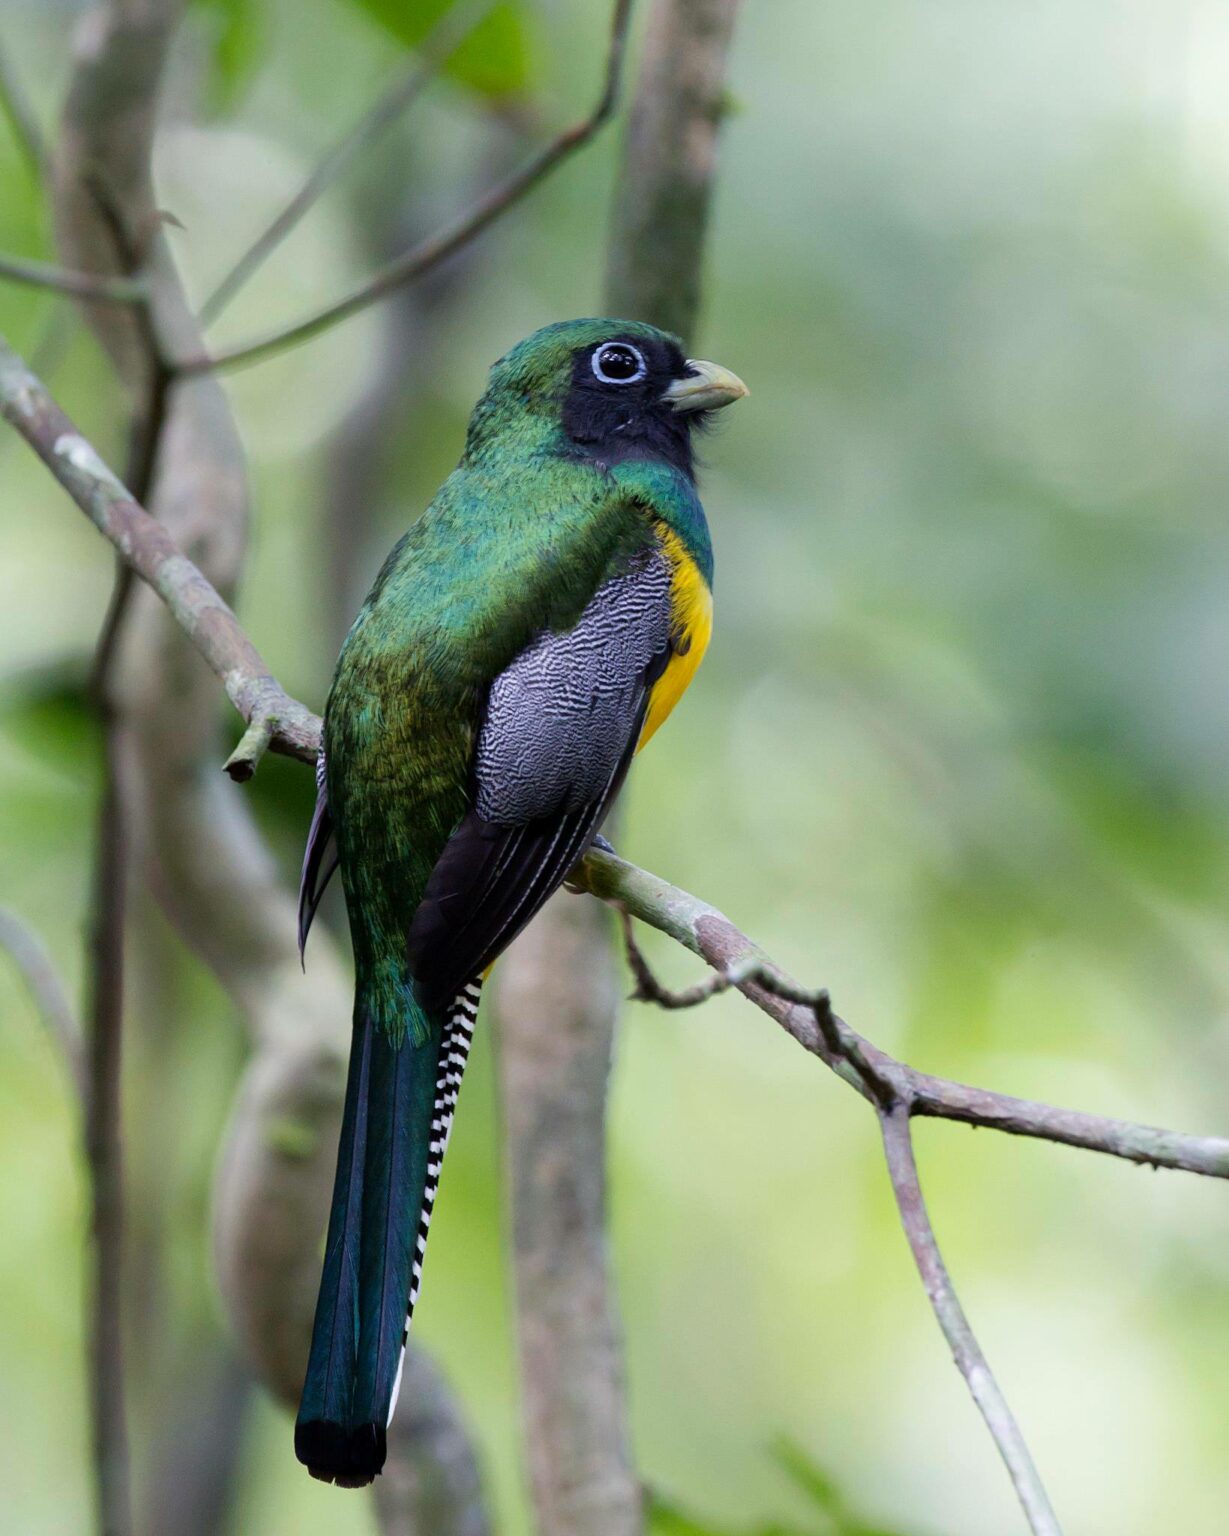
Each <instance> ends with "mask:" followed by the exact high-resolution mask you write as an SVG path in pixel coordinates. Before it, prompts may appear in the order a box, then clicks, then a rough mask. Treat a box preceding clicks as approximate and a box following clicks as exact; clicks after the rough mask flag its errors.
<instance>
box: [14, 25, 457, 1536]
mask: <svg viewBox="0 0 1229 1536" xmlns="http://www.w3.org/2000/svg"><path fill="white" fill-rule="evenodd" d="M182 8H183V7H182V0H106V3H104V4H103V5H101V6H99V7H97V8H96V9H94V10H93V11H92V12H91V13H90V14H89V15H88V16H87V17H86V18H85V20H84V21H83V24H82V29H81V31H80V32H79V34H78V39H77V48H76V55H75V59H74V73H73V80H72V85H71V88H70V91H69V97H68V102H67V106H66V109H65V114H64V122H63V131H62V133H61V136H60V140H59V143H58V145H57V155H56V176H55V188H56V215H57V227H58V229H59V231H60V238H61V241H62V248H63V249H64V250H65V251H66V252H67V254H68V255H69V257H70V258H71V262H72V264H73V265H76V266H85V267H90V268H93V267H94V266H95V265H96V264H97V265H99V266H101V267H103V268H104V269H105V268H109V267H114V266H115V265H116V264H117V252H116V251H115V250H114V249H112V246H113V245H114V241H113V240H111V241H108V240H107V239H106V238H105V234H106V223H107V220H106V218H105V217H104V216H103V215H105V213H106V207H105V206H100V202H99V198H98V195H97V193H98V181H97V178H98V177H99V176H100V175H101V176H104V177H105V194H106V195H105V197H104V199H103V203H104V204H110V205H113V207H114V209H115V211H116V212H117V213H118V215H119V218H120V220H121V221H122V226H123V227H124V228H126V229H131V230H141V231H144V230H148V231H149V232H150V249H149V253H148V254H149V282H150V293H151V315H152V321H151V325H152V326H156V331H154V330H152V329H151V328H148V327H143V325H142V323H141V322H142V317H141V316H140V315H136V316H134V315H133V314H131V313H128V312H124V311H119V310H116V309H114V308H112V309H110V310H103V309H101V308H99V307H97V306H91V307H90V309H89V310H88V311H87V319H88V321H89V322H90V324H91V325H92V326H93V328H94V329H95V331H96V332H97V334H98V335H99V338H100V339H101V340H102V341H103V344H104V345H105V346H106V348H107V350H108V352H109V353H110V355H111V357H112V359H113V361H114V362H115V364H116V366H117V369H118V371H119V373H120V376H121V378H122V379H123V381H124V383H125V384H126V385H127V387H128V389H129V391H130V393H132V394H133V396H134V397H135V398H136V399H137V400H138V401H147V400H148V399H149V396H148V394H147V390H148V387H149V384H150V379H151V374H153V373H155V372H156V370H157V366H158V363H159V351H160V349H159V347H158V346H157V345H156V343H157V341H158V339H159V338H161V337H165V340H166V344H167V347H168V349H174V350H175V351H177V352H178V353H180V354H182V353H184V352H186V351H191V350H193V349H194V348H199V346H200V335H199V330H198V328H197V325H196V322H195V320H194V318H193V316H192V314H191V312H190V310H189V309H188V306H187V303H186V300H185V297H184V293H183V290H182V286H181V284H180V282H179V278H178V274H177V272H176V269H175V266H174V263H173V261H172V259H171V256H170V252H169V251H168V249H167V245H166V241H165V238H164V236H163V232H162V228H161V224H160V221H159V219H158V215H157V207H156V203H155V202H154V198H153V188H152V180H151V176H150V154H151V149H152V138H153V128H154V122H155V117H156V113H155V107H156V98H157V85H158V81H159V78H160V75H161V66H162V61H163V60H164V58H165V57H166V53H167V50H168V48H169V46H170V43H171V40H172V38H173V36H174V32H175V28H176V26H177V24H178V22H179V19H180V16H181V14H182ZM13 365H14V359H13V358H12V356H11V354H8V353H7V352H6V351H5V349H3V348H0V376H3V381H4V382H3V383H0V398H3V400H4V402H5V405H4V409H5V410H6V411H8V410H10V409H11V410H12V412H13V413H14V414H15V416H16V417H17V418H18V421H19V429H20V430H22V431H23V432H24V433H25V434H26V435H27V437H28V438H30V439H31V440H32V441H34V442H35V444H36V446H37V447H38V451H40V452H41V453H42V454H43V455H44V456H45V457H47V458H48V462H50V463H51V464H52V467H53V471H54V472H55V473H57V476H58V477H59V478H60V479H61V481H62V483H68V484H69V485H70V488H71V489H73V493H74V495H75V496H76V498H77V500H78V504H79V505H81V506H82V507H83V508H84V509H85V510H86V511H87V513H88V514H89V515H91V516H92V517H93V518H94V520H95V522H96V524H97V526H99V527H100V528H101V529H102V531H103V532H105V533H106V534H107V535H108V537H110V538H111V539H112V542H113V543H115V544H116V547H117V548H118V549H119V551H120V554H121V557H122V558H123V559H124V560H125V563H126V564H127V565H128V566H130V567H131V568H132V569H134V570H135V571H136V572H137V574H138V575H140V576H142V577H143V578H144V579H145V580H146V581H147V582H148V583H149V584H150V585H151V586H152V587H153V589H154V590H155V591H156V592H157V593H158V594H159V596H161V597H162V598H163V605H162V606H160V605H159V604H158V603H156V602H154V601H152V600H151V599H150V598H149V596H148V594H147V593H146V592H144V591H143V590H138V591H136V592H135V593H134V605H133V606H134V611H133V614H132V621H131V623H129V624H127V625H125V627H124V632H123V635H122V637H121V642H120V652H121V654H120V656H119V658H118V665H117V672H116V681H117V691H118V692H119V695H120V702H121V705H122V708H123V710H124V717H125V720H126V721H127V722H129V723H130V726H131V730H132V736H133V742H134V756H135V759H136V764H137V769H136V771H137V773H138V775H139V778H140V784H139V791H140V795H141V805H142V810H143V815H142V819H141V823H140V825H139V829H138V830H139V831H140V833H141V835H142V838H143V848H142V850H141V851H142V853H143V855H144V859H143V865H144V868H145V870H146V873H147V875H148V877H149V879H150V882H151V885H152V886H153V888H154V890H155V892H156V893H157V895H158V896H159V899H160V901H161V904H162V905H163V907H164V908H165V910H166V911H167V913H168V915H169V916H170V917H171V919H172V921H173V922H175V923H176V925H177V926H178V927H179V929H180V931H181V933H182V934H183V936H184V938H185V940H186V941H187V942H188V944H189V945H190V946H191V947H192V948H193V949H194V950H195V951H196V953H197V954H198V955H199V956H200V957H201V958H202V959H203V960H204V961H205V963H206V964H207V965H209V966H210V968H211V969H212V970H213V971H214V973H215V974H216V975H217V977H218V979H219V981H220V982H221V983H222V985H223V986H224V987H225V988H226V990H227V992H228V993H229V995H230V996H231V998H232V999H233V1000H234V1002H235V1004H236V1006H237V1008H238V1010H239V1012H240V1014H241V1016H242V1018H243V1020H244V1023H245V1024H246V1026H247V1029H248V1032H249V1035H250V1039H251V1042H252V1053H251V1058H250V1060H249V1063H248V1065H247V1067H246V1069H245V1072H244V1075H243V1079H242V1082H241V1085H240V1088H239V1092H238V1094H237V1101H236V1105H235V1112H234V1115H233V1118H232V1123H231V1128H230V1131H229V1134H228V1137H227V1141H226V1146H225V1150H224V1152H223V1155H222V1157H221V1159H220V1165H221V1166H220V1170H219V1173H218V1177H217V1182H216V1187H215V1206H214V1215H215V1246H216V1253H217V1265H218V1273H219V1283H220V1287H221V1290H222V1293H223V1297H224V1299H225V1301H226V1304H227V1308H228V1312H229V1315H230V1320H231V1324H232V1327H233V1328H234V1330H235V1332H236V1334H237V1335H238V1337H239V1338H240V1340H241V1341H242V1343H243V1345H244V1347H245V1352H246V1354H247V1357H248V1359H249V1361H250V1362H251V1363H252V1364H253V1365H254V1366H255V1369H256V1371H257V1373H258V1375H259V1376H260V1378H261V1380H262V1381H263V1382H264V1384H265V1385H266V1386H267V1387H268V1388H269V1390H271V1391H272V1392H273V1393H275V1394H276V1395H277V1396H278V1397H279V1398H280V1399H282V1400H283V1401H293V1400H294V1399H295V1398H296V1397H297V1394H298V1391H299V1388H300V1386H301V1382H302V1372H303V1364H304V1361H305V1359H306V1356H307V1341H308V1337H309V1333H310V1328H311V1317H312V1311H313V1306H314V1299H315V1292H316V1287H317V1282H318V1278H319V1237H320V1232H321V1230H322V1227H323V1220H324V1216H323V1213H324V1212H325V1211H326V1209H327V1205H328V1195H329V1189H330V1186H331V1182H332V1174H333V1169H334V1165H335V1161H336V1137H337V1129H338V1125H339V1122H340V1117H341V1103H342V1089H343V1083H344V1075H345V1059H346V1049H345V1046H346V1037H347V1033H348V1019H349V1016H350V995H349V985H348V977H347V974H346V968H345V966H344V964H343V963H342V961H341V958H340V956H339V955H338V954H337V952H336V950H335V948H334V947H333V946H331V945H330V944H329V943H328V937H327V934H325V933H324V932H321V933H319V935H318V937H317V942H316V948H315V956H314V962H313V967H312V976H311V978H310V980H309V979H308V978H307V977H305V976H304V975H303V972H302V970H301V969H300V966H299V963H298V955H297V946H296V943H295V939H294V931H295V925H294V917H293V910H294V908H293V901H292V899H291V897H290V895H289V893H288V892H287V891H286V890H285V889H284V887H283V884H282V881H281V878H280V875H279V872H278V870H277V868H276V865H275V862H274V860H273V859H272V857H271V855H270V854H269V852H268V850H267V848H266V847H265V845H264V842H263V840H262V838H261V836H260V833H259V830H258V829H257V827H256V825H255V823H254V821H253V819H252V816H251V813H250V810H249V808H248V806H247V805H246V803H245V802H244V799H243V797H242V796H241V795H239V794H238V793H237V791H236V790H235V789H234V787H233V786H232V785H231V784H228V783H227V782H226V780H225V779H223V778H222V776H221V775H219V774H216V773H209V772H207V771H203V770H205V769H207V766H208V765H209V764H210V762H211V761H212V760H213V759H214V757H215V754H216V753H217V724H218V722H217V717H216V711H215V709H214V708H213V705H214V701H215V697H216V695H215V692H214V684H213V681H212V679H211V677H210V676H209V674H208V672H206V670H205V668H203V667H201V666H200V665H199V663H198V662H197V661H196V659H195V657H194V656H193V654H192V650H191V648H190V646H189V636H190V638H191V644H192V645H194V646H195V647H196V649H197V650H198V651H199V652H200V653H201V654H202V655H203V656H204V657H205V659H206V660H207V661H208V663H209V665H210V667H211V668H212V669H213V670H214V672H215V675H217V676H218V677H220V678H221V679H222V681H223V684H224V686H225V688H226V690H227V692H228V694H229V696H230V697H231V698H232V700H235V701H239V707H240V711H241V713H242V714H243V716H244V718H245V720H248V721H249V723H251V724H254V725H256V726H257V731H256V732H255V736H256V737H257V738H260V739H256V740H252V739H250V740H249V743H248V746H247V747H246V748H245V749H244V750H243V751H242V752H241V753H240V754H238V755H237V756H236V758H235V759H234V761H233V762H232V765H231V771H232V773H233V774H235V775H236V776H242V775H243V774H244V773H250V772H251V771H252V768H253V767H254V765H255V760H256V757H257V755H258V752H259V750H260V748H261V747H262V746H263V744H264V739H266V738H271V739H272V744H273V745H274V746H276V747H278V748H279V749H280V750H283V751H289V752H291V753H293V754H295V755H299V756H304V757H307V758H308V759H309V760H311V759H314V756H315V747H316V743H317V741H318V737H319V722H318V721H317V720H316V718H315V716H314V715H312V714H311V713H310V711H308V710H306V709H305V708H304V707H303V706H302V705H300V704H298V703H296V702H295V701H294V700H291V699H288V698H287V696H286V695H285V693H284V692H283V691H282V689H281V688H280V687H279V686H278V685H277V684H276V683H275V682H274V681H273V679H272V678H271V677H270V676H269V674H268V670H267V668H265V667H264V664H263V662H262V661H261V660H260V657H259V655H258V653H257V652H256V650H255V648H254V647H253V646H252V644H251V642H250V641H249V640H248V638H247V636H246V635H245V634H244V632H243V631H242V629H241V628H240V627H239V625H238V624H237V622H236V620H235V617H234V614H233V613H232V612H231V610H230V608H229V607H228V606H227V603H226V601H225V599H224V596H223V595H222V594H227V593H229V592H230V591H232V590H233V589H234V585H235V583H236V581H237V579H238V576H239V573H240V569H241V567H242V563H243V559H244V554H245V550H246V539H247V494H246V486H245V478H244V473H243V456H242V450H241V446H240V444H239V440H238V435H237V433H236V431H235V428H234V424H233V422H232V420H231V417H230V413H229V408H228V405H227V402H226V399H225V396H224V394H223V392H222V390H221V388H220V387H219V385H218V384H217V382H216V381H215V380H212V379H208V378H202V379H194V380H183V381H180V382H179V383H178V384H177V385H176V386H175V388H174V390H173V392H172V393H171V394H170V395H169V397H168V401H167V405H168V409H167V414H166V425H165V432H164V434H163V451H162V452H161V453H160V454H159V455H158V456H157V463H156V466H155V465H154V464H153V461H152V458H151V459H150V469H151V473H152V475H153V481H154V485H153V499H152V505H153V508H154V509H155V510H156V511H157V512H158V514H159V518H160V521H157V522H155V521H154V520H152V519H151V518H149V517H148V515H147V514H146V513H145V511H144V510H143V508H142V507H141V506H140V505H139V503H138V502H137V501H135V500H134V499H133V498H132V497H131V496H130V495H128V493H127V492H126V491H125V490H124V488H123V487H122V486H120V485H119V484H118V482H117V481H116V480H115V478H114V476H112V475H111V474H110V472H109V471H108V470H106V469H105V467H104V466H102V464H101V462H100V461H99V459H98V456H97V455H96V454H95V453H94V452H93V450H92V449H90V448H88V446H86V445H85V444H84V441H83V439H81V438H80V437H79V436H78V435H77V434H76V433H75V432H74V430H73V428H72V424H71V423H70V422H68V421H67V420H66V419H65V418H63V416H62V413H57V412H56V411H55V409H54V406H53V405H52V403H51V402H50V401H49V399H48V398H47V397H46V394H45V392H44V391H41V387H40V386H38V385H37V382H36V381H34V380H33V379H32V378H30V376H29V374H28V370H22V369H20V368H17V370H16V372H14V371H13ZM185 547H188V548H191V549H192V551H193V553H194V555H195V556H196V558H197V559H198V560H199V562H200V566H201V567H202V568H203V569H198V567H197V565H196V564H194V563H192V562H191V561H189V560H188V559H187V558H186V557H185V556H184V554H183V553H182V552H181V551H182V549H183V548H185ZM204 573H207V575H206V574H204ZM168 610H169V612H168ZM432 1413H433V1423H434V1428H435V1433H434V1435H433V1436H432V1437H427V1436H426V1435H425V1434H424V1433H423V1425H422V1424H421V1422H419V1421H418V1420H414V1421H410V1422H407V1423H405V1424H402V1425H399V1426H394V1429H393V1433H392V1434H390V1443H389V1466H390V1469H393V1468H400V1469H407V1468H408V1469H410V1470H411V1471H413V1472H414V1473H415V1474H416V1478H415V1477H411V1478H410V1479H409V1480H408V1491H407V1499H406V1501H405V1503H404V1505H403V1507H402V1511H401V1515H402V1522H403V1523H402V1526H401V1528H402V1529H405V1528H407V1527H409V1528H412V1526H413V1522H414V1521H417V1520H418V1517H419V1513H420V1510H422V1509H427V1508H432V1509H438V1508H439V1502H438V1499H437V1500H436V1502H435V1503H434V1504H431V1503H429V1501H428V1492H427V1491H428V1490H429V1489H431V1488H432V1487H435V1489H436V1491H437V1493H438V1491H439V1488H440V1487H441V1486H444V1487H445V1488H446V1487H447V1485H446V1484H441V1483H440V1480H439V1479H436V1480H435V1482H434V1483H433V1482H432V1479H433V1478H435V1473H434V1469H433V1467H432V1466H431V1465H430V1462H431V1459H432V1458H433V1457H434V1456H435V1455H436V1454H437V1453H438V1451H439V1449H440V1446H441V1444H443V1443H444V1442H447V1443H449V1444H451V1446H452V1454H453V1457H454V1461H461V1462H464V1460H465V1458H466V1457H468V1458H470V1460H471V1463H472V1454H473V1453H472V1450H471V1449H470V1446H469V1439H468V1435H467V1432H466V1429H465V1426H464V1423H463V1421H462V1420H461V1418H460V1415H459V1414H458V1412H457V1410H456V1408H455V1405H454V1403H453V1401H452V1399H451V1397H450V1395H449V1394H448V1393H447V1391H446V1390H445V1389H444V1388H443V1387H442V1385H441V1386H440V1387H439V1389H438V1390H437V1391H436V1392H435V1394H434V1397H433V1409H432ZM390 1475H391V1472H390ZM475 1479H476V1474H475ZM465 1497H466V1502H465V1504H464V1507H465V1509H466V1510H467V1511H472V1510H473V1508H474V1500H473V1498H472V1496H468V1495H467V1496H465ZM461 1500H462V1491H461V1490H460V1489H459V1485H458V1495H457V1502H458V1507H461ZM388 1528H389V1529H390V1530H391V1529H394V1528H395V1527H394V1526H393V1525H392V1524H391V1523H390V1524H389V1525H388ZM441 1529H444V1528H443V1527H441ZM479 1530H481V1526H480V1525H478V1526H475V1525H474V1524H473V1523H472V1522H471V1524H470V1525H469V1526H468V1528H466V1536H475V1532H476V1531H479Z"/></svg>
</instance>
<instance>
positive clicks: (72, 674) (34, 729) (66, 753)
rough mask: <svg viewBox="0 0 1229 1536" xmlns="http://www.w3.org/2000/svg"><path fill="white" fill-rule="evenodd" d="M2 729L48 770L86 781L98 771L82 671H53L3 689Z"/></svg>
mask: <svg viewBox="0 0 1229 1536" xmlns="http://www.w3.org/2000/svg"><path fill="white" fill-rule="evenodd" d="M0 724H2V725H3V726H4V727H5V728H6V729H7V730H10V731H11V732H12V733H13V737H14V739H15V740H17V741H20V742H21V745H22V747H23V748H24V749H25V750H26V751H28V752H30V753H31V754H32V755H33V756H35V757H37V758H39V759H40V760H41V761H42V762H43V763H44V764H45V765H46V767H47V768H48V769H50V770H52V771H54V772H57V773H62V774H65V775H67V776H69V777H70V778H73V779H77V780H80V779H81V778H82V776H83V771H84V770H88V769H90V768H91V767H92V765H93V763H94V758H95V751H96V745H97V742H96V736H97V730H96V726H95V722H94V719H93V716H92V714H91V711H90V708H89V705H88V704H87V702H86V697H85V670H84V668H83V667H82V666H72V665H68V664H65V665H63V666H56V667H47V668H45V669H40V670H39V671H37V672H31V673H26V674H24V675H22V676H20V677H14V678H9V679H7V680H6V681H5V683H4V686H3V688H0Z"/></svg>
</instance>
